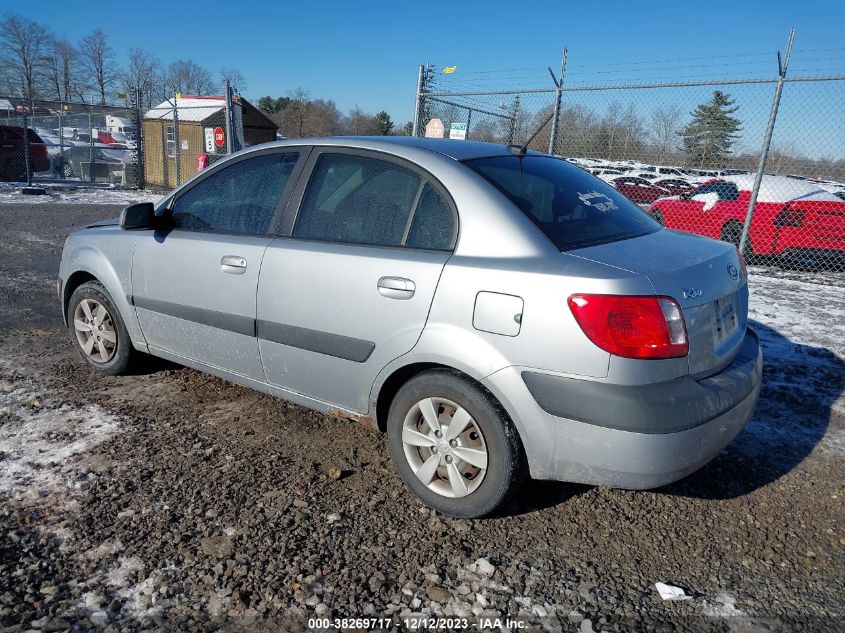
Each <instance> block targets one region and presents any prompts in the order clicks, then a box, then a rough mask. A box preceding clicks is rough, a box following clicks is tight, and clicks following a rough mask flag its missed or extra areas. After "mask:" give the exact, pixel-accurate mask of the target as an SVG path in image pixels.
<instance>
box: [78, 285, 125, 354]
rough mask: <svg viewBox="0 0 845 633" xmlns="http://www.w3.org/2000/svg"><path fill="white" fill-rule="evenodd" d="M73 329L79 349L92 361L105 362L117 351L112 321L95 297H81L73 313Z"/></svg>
mask: <svg viewBox="0 0 845 633" xmlns="http://www.w3.org/2000/svg"><path fill="white" fill-rule="evenodd" d="M73 329H74V333H75V334H76V341H77V342H78V343H79V347H80V349H82V352H83V353H84V354H85V355H86V356H87V357H88V359H89V360H90V361H92V362H94V363H107V362H109V361H110V360H111V359H112V358H113V357H114V354H115V352H116V351H117V333H116V332H115V329H114V321H113V319H112V316H111V314H109V311H108V310H107V309H106V307H105V306H104V305H103V304H102V303H100V302H99V301H97V300H96V299H83V300H82V301H80V302H79V304H77V306H76V310H74V313H73Z"/></svg>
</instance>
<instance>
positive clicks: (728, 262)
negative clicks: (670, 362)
mask: <svg viewBox="0 0 845 633" xmlns="http://www.w3.org/2000/svg"><path fill="white" fill-rule="evenodd" d="M569 254H570V255H575V256H577V257H582V258H585V259H589V260H592V261H596V262H601V263H603V264H607V265H610V266H614V267H616V268H620V269H624V270H627V271H630V272H635V273H639V274H642V275H644V276H645V277H647V278H648V280H649V282H651V285H652V287H653V288H654V292H655V294H658V295H666V296H669V297H672V298H673V299H675V301H677V302H678V304H679V305H680V306H681V309H682V310H683V313H684V321H685V322H686V328H687V336H688V337H689V346H690V351H689V357H688V359H689V372H690V374H693V375H707V374H709V373H713V372H715V371H718V370H719V369H720V368H721V367H724V366H725V365H727V364H728V363H730V361H731V360H733V357H734V356H735V355H736V352H737V350H738V349H739V347H740V344H741V343H742V340H743V338H744V333H745V326H746V323H747V314H748V290H747V286H746V284H745V280H744V279H743V277H742V266H741V264H740V261H739V254H738V252H737V250H736V248H735V247H733V246H732V245H730V244H727V243H725V242H718V241H716V240H710V239H707V238H702V237H699V236H696V235H691V234H688V233H681V232H678V231H672V230H668V229H666V230H662V231H657V232H655V233H650V234H648V235H643V236H641V237H636V238H632V239H628V240H622V241H618V242H613V243H610V244H602V245H598V246H590V247H587V248H581V249H577V250H573V251H569Z"/></svg>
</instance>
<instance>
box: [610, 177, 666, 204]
mask: <svg viewBox="0 0 845 633" xmlns="http://www.w3.org/2000/svg"><path fill="white" fill-rule="evenodd" d="M612 184H613V186H614V187H616V189H617V190H618V191H619V192H620V193H621V194H622V195H623V196H625V197H626V198H628V200H631V201H632V202H639V203H643V204H646V203H649V202H654V201H655V200H657V199H658V198H663V197H665V196H669V195H672V194H671V192H670V191H669V190H668V189H664V188H663V187H658V186H657V185H655V184H654V183H653V182H651V181H649V180H646V179H645V178H638V177H637V176H622V177H621V178H616V179H614V180H613V181H612Z"/></svg>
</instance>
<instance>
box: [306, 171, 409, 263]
mask: <svg viewBox="0 0 845 633" xmlns="http://www.w3.org/2000/svg"><path fill="white" fill-rule="evenodd" d="M421 185H422V179H421V178H420V177H419V176H417V175H416V174H414V173H413V172H411V171H408V170H407V169H403V168H402V167H400V166H399V165H396V164H394V163H391V162H387V161H383V160H377V159H373V158H367V157H363V156H352V155H344V154H324V155H323V156H321V157H320V160H319V161H318V163H317V166H316V167H315V169H314V174H313V175H312V176H311V180H310V182H309V183H308V188H307V189H306V192H305V198H304V199H303V201H302V207H301V208H300V211H299V216H298V217H297V221H296V226H295V227H294V230H293V236H294V237H301V238H306V239H313V240H322V241H329V242H346V243H350V244H371V245H379V246H400V245H401V244H402V239H403V237H404V235H405V227H406V225H407V223H408V218H409V217H410V216H411V210H412V209H413V207H414V203H415V202H416V200H417V195H418V193H419V191H420V187H421Z"/></svg>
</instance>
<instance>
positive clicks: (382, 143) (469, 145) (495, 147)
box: [261, 136, 548, 160]
mask: <svg viewBox="0 0 845 633" xmlns="http://www.w3.org/2000/svg"><path fill="white" fill-rule="evenodd" d="M288 145H324V146H325V145H329V146H337V147H349V148H355V149H372V150H381V151H386V152H389V153H398V154H401V153H403V152H402V149H403V148H417V149H423V150H428V151H430V152H436V153H438V154H442V155H443V156H448V157H449V158H452V159H454V160H471V159H473V158H488V157H491V156H512V154H511V153H510V152H509V151H508V149H507V146H506V145H500V144H498V143H486V142H484V141H463V140H458V139H444V138H417V137H414V136H320V137H310V138H309V137H305V138H287V139H284V140H279V141H270V142H269V143H263V144H262V145H261V147H285V146H288ZM528 155H536V156H548V154H544V153H541V152H536V151H534V150H529V151H528Z"/></svg>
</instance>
